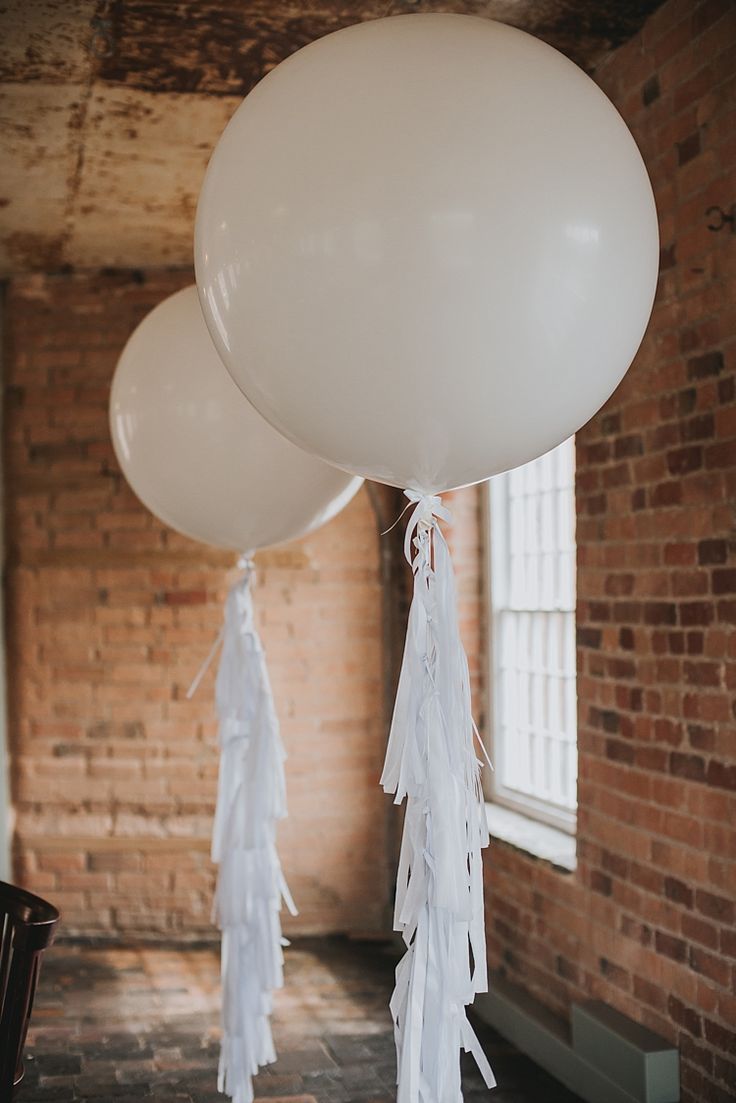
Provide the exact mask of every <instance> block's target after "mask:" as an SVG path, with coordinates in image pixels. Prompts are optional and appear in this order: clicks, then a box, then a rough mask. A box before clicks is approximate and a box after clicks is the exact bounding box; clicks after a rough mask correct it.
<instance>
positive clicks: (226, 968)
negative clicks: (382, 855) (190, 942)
mask: <svg viewBox="0 0 736 1103" xmlns="http://www.w3.org/2000/svg"><path fill="white" fill-rule="evenodd" d="M241 565H243V566H245V575H244V577H243V578H242V579H241V580H240V581H238V582H237V583H236V584H235V585H234V586H233V588H232V589H231V590H230V593H229V594H228V598H227V602H226V605H225V623H224V627H223V631H222V634H221V637H222V655H221V658H220V665H219V669H218V672H217V683H216V699H217V713H218V717H219V720H220V728H219V739H220V777H219V786H218V794H217V810H216V812H215V823H214V827H213V833H212V858H213V860H214V861H215V862H217V863H218V865H219V871H218V879H217V890H216V895H215V904H214V917H215V919H216V922H217V924H218V926H219V927H220V929H221V931H222V960H221V972H222V1046H221V1051H220V1066H219V1073H218V1084H217V1086H218V1090H219V1091H221V1092H225V1093H226V1094H227V1095H229V1096H230V1097H231V1098H232V1099H233V1101H234V1103H253V1098H254V1095H253V1084H252V1079H251V1078H252V1077H253V1076H255V1075H256V1074H257V1072H258V1069H259V1068H260V1067H261V1066H262V1065H267V1064H270V1063H271V1062H273V1061H275V1060H276V1053H275V1050H274V1045H273V1038H272V1036H271V1025H270V1015H271V1008H272V993H273V991H274V990H275V989H277V988H282V987H283V983H284V977H283V949H282V947H283V946H284V945H286V943H285V941H284V940H283V938H282V935H281V920H280V915H279V913H280V909H281V900H282V898H283V900H284V901H285V903H286V905H287V907H288V908H289V910H290V911H291V913H292V914H293V915H295V914H296V909H295V908H294V904H293V901H292V899H291V896H290V894H289V890H288V888H287V886H286V883H285V881H284V877H283V874H282V872H281V865H280V863H279V858H278V854H277V851H276V823H277V821H278V820H280V819H282V818H283V817H284V816H285V815H286V791H285V781H284V758H285V753H284V749H283V745H282V743H281V737H280V733H279V724H278V720H277V718H276V711H275V708H274V703H273V694H272V692H271V685H270V681H269V677H268V670H267V668H266V660H265V656H264V653H263V648H262V646H261V641H260V639H259V637H258V632H257V630H256V626H255V621H254V613H253V599H252V595H251V586H250V583H251V575H252V564H251V562H250V561H249V560H247V559H246V560H241Z"/></svg>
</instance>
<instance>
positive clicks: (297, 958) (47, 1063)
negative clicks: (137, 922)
mask: <svg viewBox="0 0 736 1103" xmlns="http://www.w3.org/2000/svg"><path fill="white" fill-rule="evenodd" d="M393 966H394V959H393V958H392V957H391V955H390V953H389V952H388V951H387V950H385V949H381V947H376V946H372V945H365V944H363V945H356V944H351V943H348V942H345V941H341V940H306V941H301V942H299V943H298V944H297V945H296V946H293V947H292V948H291V949H289V950H288V951H287V986H286V988H285V990H284V991H283V992H281V993H279V996H278V999H277V1008H276V1014H275V1022H274V1034H275V1037H276V1043H277V1046H278V1048H279V1054H280V1056H279V1061H278V1063H277V1064H276V1065H272V1066H270V1067H269V1068H267V1069H265V1070H264V1071H263V1072H262V1073H261V1075H260V1076H259V1077H258V1080H257V1091H256V1095H257V1096H259V1097H262V1098H264V1099H269V1100H270V1103H391V1100H394V1099H395V1086H394V1077H395V1058H394V1048H393V1036H392V1034H391V1031H390V1026H389V1019H388V1010H387V1006H386V1004H387V1000H388V996H389V993H390V990H391V986H392V978H393ZM217 974H218V963H217V956H216V954H215V952H214V951H212V950H209V949H192V950H184V951H182V950H164V949H151V948H139V949H129V950H109V949H108V950H103V949H92V948H88V947H83V948H80V947H69V946H56V947H54V948H53V949H52V950H51V951H50V952H49V953H48V955H47V959H46V962H45V964H44V968H43V971H42V975H41V987H40V990H39V995H38V999H37V1005H36V1009H35V1012H34V1017H33V1025H32V1028H31V1033H30V1036H29V1046H28V1050H29V1054H30V1059H29V1060H28V1061H27V1064H26V1067H27V1075H26V1083H25V1085H24V1087H23V1088H22V1090H21V1092H20V1096H19V1103H51V1101H54V1103H60V1101H70V1103H71V1101H72V1100H74V1101H77V1100H80V1101H82V1100H83V1101H85V1103H133V1101H134V1100H135V1101H137V1100H141V1099H152V1100H162V1101H163V1100H179V1101H180V1103H215V1101H216V1100H217V1101H218V1103H221V1101H222V1099H223V1097H222V1096H220V1095H218V1094H217V1091H216V1085H215V1077H216V1068H217V1052H218V1045H217V1022H218V988H217V981H218V976H217ZM479 1032H480V1034H481V1037H482V1040H483V1042H484V1044H485V1048H486V1052H487V1053H488V1055H489V1057H490V1059H491V1062H492V1064H493V1066H494V1070H495V1073H496V1076H497V1078H498V1081H499V1085H500V1087H499V1088H498V1089H496V1091H494V1092H493V1093H491V1094H489V1093H487V1092H486V1091H485V1090H484V1089H483V1088H482V1086H481V1082H480V1080H479V1079H478V1076H477V1074H476V1073H475V1072H474V1067H473V1065H472V1062H470V1063H468V1066H467V1075H466V1077H465V1079H464V1086H465V1100H466V1103H479V1101H480V1100H486V1101H488V1103H527V1101H528V1103H532V1101H533V1103H576V1101H577V1097H576V1096H573V1095H572V1094H571V1093H569V1092H567V1091H566V1090H565V1089H564V1088H562V1087H561V1086H560V1085H559V1084H557V1083H556V1082H555V1081H554V1080H552V1079H550V1078H549V1077H548V1076H547V1075H546V1074H545V1073H543V1072H542V1071H541V1070H539V1069H537V1068H536V1067H535V1066H534V1065H533V1064H532V1063H531V1062H530V1061H528V1060H527V1059H526V1058H524V1057H522V1056H521V1054H519V1053H518V1052H517V1051H516V1050H514V1049H513V1048H512V1047H511V1046H509V1045H508V1044H507V1043H506V1042H504V1041H503V1040H502V1039H501V1038H499V1036H498V1035H496V1034H494V1033H493V1032H492V1031H490V1030H485V1029H481V1030H480V1031H479ZM578 1103H579V1101H578Z"/></svg>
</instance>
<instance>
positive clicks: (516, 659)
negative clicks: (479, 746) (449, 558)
mask: <svg viewBox="0 0 736 1103" xmlns="http://www.w3.org/2000/svg"><path fill="white" fill-rule="evenodd" d="M489 507H490V508H489V510H488V513H489V521H490V540H489V547H490V586H489V594H490V606H491V607H490V647H489V652H490V695H489V696H490V704H491V709H490V712H491V723H490V730H491V742H492V748H491V749H492V757H493V764H494V767H495V773H493V774H490V781H489V783H490V786H491V790H492V794H491V795H492V798H493V800H494V801H495V802H497V803H498V804H503V805H506V806H507V807H509V808H512V809H515V810H516V811H518V812H523V813H524V814H525V815H528V816H532V817H534V818H535V819H538V820H542V821H544V822H545V823H550V824H552V825H554V826H556V827H560V828H563V829H565V830H567V831H573V830H574V829H575V810H576V807H577V694H576V683H575V443H574V438H572V437H571V438H570V439H569V440H567V441H565V442H564V443H563V444H561V445H559V447H557V448H555V449H553V450H552V451H551V452H548V453H547V454H546V455H545V456H541V457H540V458H539V459H537V460H533V461H532V462H531V463H527V464H525V465H524V466H523V467H517V468H516V469H515V470H514V471H508V472H506V473H505V474H503V475H497V476H496V477H495V478H493V479H491V481H490V485H489Z"/></svg>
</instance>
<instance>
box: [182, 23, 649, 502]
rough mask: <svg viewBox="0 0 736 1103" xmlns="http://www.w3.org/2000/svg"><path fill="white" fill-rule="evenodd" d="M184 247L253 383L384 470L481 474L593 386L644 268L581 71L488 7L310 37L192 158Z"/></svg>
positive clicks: (329, 449)
mask: <svg viewBox="0 0 736 1103" xmlns="http://www.w3.org/2000/svg"><path fill="white" fill-rule="evenodd" d="M195 259H196V269H197V283H198V286H199V291H200V298H201V300H202V304H203V308H204V313H205V317H206V320H207V324H208V326H209V328H210V331H211V333H212V335H213V337H214V339H215V342H216V344H217V346H218V348H219V350H220V354H221V355H222V357H223V359H224V361H225V363H226V364H227V367H228V368H229V370H230V372H231V373H232V375H233V378H234V379H235V380H236V382H237V383H238V385H239V386H240V387H241V388H242V390H243V391H244V392H245V394H246V395H247V396H248V398H249V399H250V400H251V401H252V402H253V403H254V405H255V406H256V407H257V408H258V409H259V410H260V412H261V413H262V414H263V415H264V416H265V417H266V418H268V420H269V421H270V422H271V423H272V424H273V425H275V426H276V427H277V428H278V429H280V430H281V432H283V433H285V434H286V435H287V436H288V437H289V438H290V439H291V440H293V441H295V442H296V443H297V444H299V445H301V446H302V447H303V448H305V449H307V450H308V451H311V452H313V453H314V454H316V455H319V456H321V457H322V458H323V459H326V460H328V461H330V462H332V463H336V464H338V465H339V466H341V467H343V468H344V469H345V470H347V471H352V472H355V473H359V474H362V475H365V476H368V477H370V478H373V479H378V480H380V481H383V482H387V483H390V484H393V485H395V486H400V487H411V488H414V489H418V490H423V491H438V490H443V489H447V488H449V487H453V486H460V485H463V484H466V483H472V482H476V481H478V480H481V479H485V478H487V477H488V476H490V475H492V474H494V473H496V472H498V471H501V470H504V469H507V468H511V467H514V466H516V465H517V464H520V463H523V462H524V461H526V460H529V459H532V458H533V457H535V456H537V455H540V454H541V453H543V452H546V451H547V450H548V449H549V448H551V447H553V446H554V445H556V444H558V443H559V442H560V441H561V440H563V439H564V438H565V437H567V436H568V435H569V434H571V433H572V432H574V431H575V430H576V429H578V428H579V427H580V425H582V424H583V423H584V422H585V421H586V420H587V419H588V418H589V417H590V416H591V415H592V414H593V413H594V412H595V411H596V410H597V409H598V408H599V407H600V406H601V405H602V403H603V402H604V401H605V400H606V398H608V396H609V395H610V394H611V392H612V391H613V390H614V388H615V387H616V385H617V384H618V382H619V381H620V379H621V377H622V376H623V374H624V373H625V371H626V370H627V368H628V367H629V364H630V363H631V360H632V359H633V357H634V354H635V353H636V350H637V348H638V346H639V343H640V341H641V339H642V336H643V334H644V330H645V328H646V324H647V321H648V318H649V314H650V312H651V307H652V301H653V296H654V291H655V286H656V280H657V260H658V233H657V219H656V211H655V207H654V200H653V196H652V189H651V186H650V183H649V179H648V177H647V173H646V170H645V168H644V165H643V162H642V159H641V156H640V154H639V151H638V149H637V147H636V145H635V143H634V140H633V138H632V137H631V134H630V133H629V131H628V130H627V128H626V126H625V124H624V123H623V121H622V119H621V117H620V116H619V115H618V113H617V112H616V110H615V109H614V107H613V106H612V105H611V103H610V102H609V101H608V100H607V99H606V97H605V96H604V95H603V93H602V92H601V91H600V89H599V88H598V87H597V86H596V85H595V84H594V83H593V81H592V80H590V79H589V78H588V77H587V76H586V75H585V74H584V73H583V72H582V71H581V70H580V69H578V68H577V67H576V66H575V65H573V64H572V63H571V62H570V61H568V60H567V59H566V58H564V57H563V56H562V54H560V53H558V52H557V51H556V50H553V49H551V48H550V47H549V46H546V45H545V44H544V43H542V42H540V41H538V40H537V39H535V38H533V37H531V36H530V35H528V34H524V33H523V32H521V31H517V30H515V29H513V28H511V27H508V26H504V25H503V24H500V23H496V22H492V21H489V20H484V19H480V18H475V17H471V16H456V15H438V14H435V15H429V14H415V15H406V16H397V17H393V18H390V19H382V20H377V21H375V22H369V23H363V24H359V25H358V26H354V27H349V28H347V29H345V30H341V31H337V32H336V33H335V34H331V35H328V36H327V37H325V38H322V39H320V40H319V41H318V42H316V43H313V44H312V45H310V46H307V47H305V48H304V49H303V50H300V51H299V52H298V53H296V54H294V55H293V56H292V57H291V58H289V59H288V60H287V61H285V62H284V63H282V64H281V65H279V66H278V68H276V69H275V70H274V71H273V72H272V73H270V74H269V75H268V76H267V77H265V78H264V80H263V81H261V83H260V84H259V85H258V86H257V87H256V88H255V89H254V90H253V92H251V94H250V95H249V96H248V97H247V99H246V100H245V101H244V102H243V103H242V105H241V106H240V107H239V108H238V110H237V111H236V113H235V115H234V116H233V118H232V120H231V121H230V123H229V125H228V127H227V129H226V130H225V133H224V134H223V136H222V138H221V140H220V142H219V144H218V146H217V148H216V149H215V152H214V154H213V157H212V160H211V162H210V165H209V168H208V171H207V175H206V178H205V182H204V187H203V190H202V194H201V197H200V202H199V209H198V212H197V227H196V246H195Z"/></svg>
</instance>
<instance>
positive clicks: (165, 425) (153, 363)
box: [110, 287, 362, 551]
mask: <svg viewBox="0 0 736 1103" xmlns="http://www.w3.org/2000/svg"><path fill="white" fill-rule="evenodd" d="M110 429H111V433H112V440H113V445H114V448H115V454H116V456H117V458H118V461H119V463H120V466H121V467H122V469H123V474H124V475H125V477H126V479H127V480H128V482H129V483H130V485H131V487H132V488H133V490H134V491H135V493H136V494H137V495H138V497H139V498H140V499H141V501H142V502H143V504H144V505H146V506H147V507H148V509H150V510H151V512H152V513H155V514H156V516H157V517H159V518H160V519H161V520H162V521H164V522H165V523H166V524H167V525H170V526H171V527H172V528H174V529H177V530H178V531H179V532H182V533H184V535H185V536H191V537H192V538H193V539H195V540H201V541H202V542H203V543H206V544H214V545H215V546H217V547H223V548H233V549H235V550H237V551H250V550H255V549H256V548H262V547H266V546H268V545H271V544H279V543H281V542H283V541H285V540H292V539H294V538H296V537H297V536H303V535H304V534H305V533H307V532H311V531H312V530H313V529H315V528H317V527H318V526H319V525H321V524H324V522H325V521H329V520H330V519H331V518H332V517H334V516H335V514H337V513H338V512H339V511H340V510H341V509H342V507H343V506H345V505H347V503H348V502H349V501H350V499H351V498H352V497H353V495H354V494H355V493H356V492H357V490H358V489H359V488H360V486H361V482H362V480H360V479H356V478H353V477H351V476H349V475H346V474H345V473H344V472H343V471H338V470H337V468H334V467H330V466H329V465H328V464H326V463H323V462H322V461H321V460H318V459H315V457H314V456H308V455H305V454H304V453H303V452H302V451H301V450H300V449H298V448H295V447H294V445H293V444H291V443H290V442H289V441H288V440H286V439H285V438H284V437H282V436H281V435H280V434H279V433H277V432H276V430H275V429H272V428H271V426H270V425H269V424H268V422H266V421H264V419H263V418H262V417H261V416H260V414H258V413H257V412H256V410H254V409H253V407H252V406H251V405H250V403H248V402H247V401H246V400H245V399H244V398H243V396H242V394H241V393H240V391H239V390H238V388H237V387H236V386H235V384H234V383H233V381H232V379H231V378H230V376H229V375H228V373H227V372H226V371H225V368H224V367H223V365H222V362H221V361H220V358H219V356H218V355H217V351H216V350H215V348H214V346H213V344H212V341H211V339H210V335H209V333H208V332H207V327H206V326H205V324H204V319H203V318H202V311H201V310H200V307H199V302H198V301H197V292H196V289H195V288H194V287H188V288H186V289H185V290H183V291H179V292H177V293H176V294H175V295H172V296H171V298H169V299H166V300H165V301H164V302H163V303H161V304H160V305H159V306H157V307H156V309H155V310H153V311H152V312H151V313H150V314H149V315H148V316H147V317H146V318H144V320H143V321H142V322H141V324H140V325H139V326H138V328H137V329H136V330H135V332H134V333H133V335H132V337H131V338H130V340H129V341H128V343H127V345H126V346H125V348H124V349H123V353H122V356H121V357H120V360H119V362H118V366H117V368H116V370H115V377H114V379H113V384H112V393H111V396H110Z"/></svg>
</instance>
